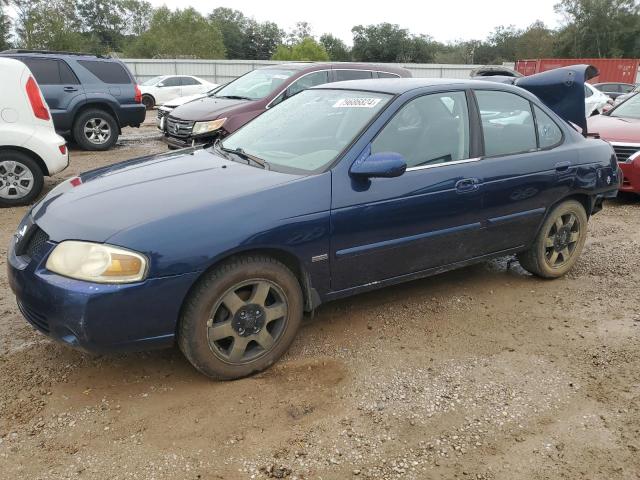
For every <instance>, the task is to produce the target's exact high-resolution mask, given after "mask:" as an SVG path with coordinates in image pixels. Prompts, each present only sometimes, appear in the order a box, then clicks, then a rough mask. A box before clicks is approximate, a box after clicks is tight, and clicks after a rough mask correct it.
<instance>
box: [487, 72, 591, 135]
mask: <svg viewBox="0 0 640 480" xmlns="http://www.w3.org/2000/svg"><path fill="white" fill-rule="evenodd" d="M597 75H598V69H597V68H595V67H593V66H591V65H572V66H570V67H562V68H556V69H554V70H548V71H546V72H542V73H536V74H535V75H530V76H528V77H519V78H514V77H503V76H499V77H497V76H495V77H480V78H481V79H482V80H492V81H496V82H501V83H510V84H512V85H516V86H518V87H520V88H524V89H525V90H528V91H529V92H531V93H533V94H534V95H535V96H536V97H538V98H539V99H540V100H542V102H543V103H544V104H545V105H546V106H547V107H549V108H550V109H551V110H553V111H554V112H555V113H556V114H557V115H558V116H559V117H560V118H562V119H563V120H565V121H567V122H570V123H573V124H575V125H578V126H579V127H580V128H582V132H583V134H585V135H586V133H587V118H586V112H585V96H584V84H585V82H586V81H587V80H589V79H591V78H593V77H596V76H597Z"/></svg>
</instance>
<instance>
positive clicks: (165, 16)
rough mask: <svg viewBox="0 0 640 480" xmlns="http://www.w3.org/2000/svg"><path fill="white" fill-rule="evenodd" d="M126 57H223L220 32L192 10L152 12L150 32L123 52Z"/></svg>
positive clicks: (222, 42) (163, 8)
mask: <svg viewBox="0 0 640 480" xmlns="http://www.w3.org/2000/svg"><path fill="white" fill-rule="evenodd" d="M125 55H127V56H133V57H138V58H156V57H165V58H180V57H189V58H194V57H195V58H224V56H225V50H224V40H223V37H222V34H221V33H220V30H218V28H217V27H216V26H215V25H214V24H212V23H211V22H209V21H208V20H207V19H206V18H204V17H203V16H202V15H201V14H200V13H198V12H197V11H196V10H195V9H193V8H186V9H184V10H180V9H177V10H175V11H171V10H169V9H168V8H167V7H160V8H158V9H157V10H155V12H154V13H153V17H152V19H151V23H150V25H149V30H147V31H146V32H144V33H143V34H142V35H141V36H140V37H139V38H138V39H137V40H136V41H135V42H133V43H132V44H131V45H130V46H129V47H128V48H126V49H125Z"/></svg>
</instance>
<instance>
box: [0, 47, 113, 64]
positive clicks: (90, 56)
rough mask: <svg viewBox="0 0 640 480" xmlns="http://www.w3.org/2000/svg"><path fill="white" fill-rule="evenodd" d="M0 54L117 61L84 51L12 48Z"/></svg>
mask: <svg viewBox="0 0 640 480" xmlns="http://www.w3.org/2000/svg"><path fill="white" fill-rule="evenodd" d="M0 55H11V56H12V57H41V58H62V57H66V58H79V59H91V60H104V61H111V62H118V61H119V60H118V59H117V58H113V57H105V56H103V55H95V54H93V53H84V52H57V51H48V50H24V49H13V50H4V51H2V52H0Z"/></svg>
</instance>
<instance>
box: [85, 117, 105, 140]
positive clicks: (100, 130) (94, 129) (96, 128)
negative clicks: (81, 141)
mask: <svg viewBox="0 0 640 480" xmlns="http://www.w3.org/2000/svg"><path fill="white" fill-rule="evenodd" d="M84 134H85V136H86V137H87V140H89V141H90V142H91V143H94V144H96V145H101V144H103V143H106V142H107V140H109V138H110V137H111V127H110V126H109V122H107V121H106V120H104V119H103V118H91V119H89V120H88V121H87V122H86V123H85V124H84Z"/></svg>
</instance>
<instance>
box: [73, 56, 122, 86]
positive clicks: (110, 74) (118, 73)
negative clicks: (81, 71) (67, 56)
mask: <svg viewBox="0 0 640 480" xmlns="http://www.w3.org/2000/svg"><path fill="white" fill-rule="evenodd" d="M78 63H79V64H80V65H82V66H83V67H84V68H86V69H87V70H89V71H90V72H91V73H92V74H93V75H95V76H96V77H98V79H100V80H101V81H103V82H104V83H112V84H128V83H131V78H129V74H128V73H127V72H126V70H125V69H124V67H123V66H122V65H120V64H119V63H116V62H102V61H99V60H78Z"/></svg>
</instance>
